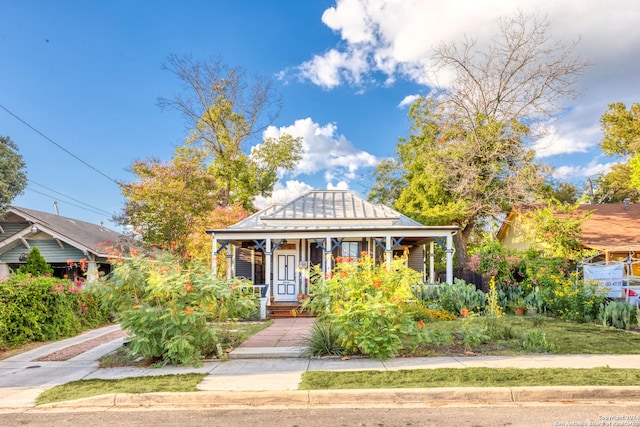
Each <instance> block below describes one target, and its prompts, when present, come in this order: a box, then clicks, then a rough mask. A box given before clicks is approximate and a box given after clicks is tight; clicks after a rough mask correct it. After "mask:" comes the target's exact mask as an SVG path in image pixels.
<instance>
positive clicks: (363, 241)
mask: <svg viewBox="0 0 640 427" xmlns="http://www.w3.org/2000/svg"><path fill="white" fill-rule="evenodd" d="M457 231H458V227H457V226H424V225H422V224H420V223H418V222H416V221H413V220H411V219H409V218H408V217H406V216H404V215H402V214H400V213H399V212H396V211H395V210H393V209H390V208H388V207H386V206H383V205H379V204H373V203H370V202H367V201H365V200H363V199H361V198H359V197H357V196H355V195H354V194H352V193H350V192H348V191H340V190H325V191H321V190H312V191H309V192H307V193H306V194H304V195H302V196H300V197H297V198H296V199H294V200H292V201H290V202H288V203H285V204H281V205H272V206H270V207H267V208H266V209H264V210H262V211H260V212H258V213H256V214H254V215H252V216H250V217H249V218H246V219H244V220H243V221H240V222H238V223H237V224H234V225H232V226H230V227H228V228H225V229H219V230H207V233H209V234H211V237H212V239H213V250H214V251H215V253H214V256H213V264H214V265H213V268H214V271H215V270H216V269H217V264H216V263H217V261H216V258H217V257H216V255H217V254H219V253H220V252H221V251H222V250H225V249H226V254H227V276H228V277H240V276H241V277H245V278H248V279H250V280H252V281H253V283H254V284H256V285H261V284H264V285H266V290H267V295H265V297H266V296H271V297H273V299H274V301H275V302H292V301H296V300H297V295H298V294H305V293H307V292H308V289H306V281H305V277H304V272H305V270H306V267H310V266H312V265H322V269H323V271H324V272H328V271H331V269H332V265H333V262H334V259H335V257H337V256H343V257H354V258H357V257H359V256H360V254H361V253H362V252H363V251H366V252H367V253H368V254H371V255H372V256H375V259H376V260H377V261H379V262H391V259H392V257H393V256H394V255H400V254H402V253H403V252H404V250H405V249H408V251H409V260H408V263H409V266H410V267H412V268H414V269H415V270H417V271H420V272H422V273H423V278H424V280H425V281H427V280H429V281H435V271H434V268H433V258H434V255H433V254H434V245H435V244H439V245H442V246H443V247H445V248H446V254H447V255H446V265H447V267H446V281H447V282H448V283H452V282H453V252H454V249H453V235H454V234H455V233H456V232H457Z"/></svg>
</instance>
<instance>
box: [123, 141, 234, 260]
mask: <svg viewBox="0 0 640 427" xmlns="http://www.w3.org/2000/svg"><path fill="white" fill-rule="evenodd" d="M206 160H207V155H206V153H205V152H204V151H203V150H202V149H198V148H194V147H187V146H185V147H179V148H177V149H176V151H175V153H174V157H173V158H172V159H171V161H170V162H169V163H164V162H160V161H159V160H157V159H150V160H141V161H136V162H134V164H133V167H132V172H133V173H134V174H135V175H136V176H137V177H138V178H139V180H138V181H135V182H130V183H126V184H125V183H122V184H120V185H121V189H122V193H123V195H124V196H125V197H126V203H125V208H124V210H123V212H122V213H121V214H120V216H118V217H117V218H116V221H117V222H119V223H121V224H132V225H134V232H135V234H138V235H140V236H141V237H142V240H143V241H144V242H146V243H148V244H150V245H152V246H157V247H160V248H164V249H169V250H170V251H171V252H173V253H176V254H180V255H182V256H184V257H186V258H191V257H195V258H198V259H200V260H201V261H203V262H207V261H209V260H210V259H211V241H210V239H207V238H206V237H207V235H206V229H207V228H208V227H212V228H214V227H217V226H218V225H219V223H217V222H215V221H214V222H211V221H210V218H211V217H212V214H213V213H214V212H217V209H219V208H218V206H219V204H220V200H221V198H222V196H221V194H220V192H221V190H220V189H219V188H218V186H217V182H216V178H215V176H214V173H212V171H211V168H210V167H209V166H208V165H207V164H206ZM240 210H241V211H242V213H241V214H239V215H238V214H236V215H233V216H229V217H232V218H238V217H240V218H242V216H243V215H244V216H246V211H245V210H244V209H242V208H240Z"/></svg>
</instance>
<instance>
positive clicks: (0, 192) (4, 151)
mask: <svg viewBox="0 0 640 427" xmlns="http://www.w3.org/2000/svg"><path fill="white" fill-rule="evenodd" d="M25 167H26V164H25V162H24V160H23V159H22V156H21V155H20V154H19V153H18V146H17V145H16V144H15V143H14V142H13V141H12V140H11V138H9V137H4V136H0V215H1V214H3V213H4V212H5V211H6V210H7V208H8V207H9V206H10V205H11V203H12V202H13V199H15V198H16V197H17V196H19V195H20V194H22V193H23V192H24V189H25V188H27V174H26V173H25V171H24V168H25Z"/></svg>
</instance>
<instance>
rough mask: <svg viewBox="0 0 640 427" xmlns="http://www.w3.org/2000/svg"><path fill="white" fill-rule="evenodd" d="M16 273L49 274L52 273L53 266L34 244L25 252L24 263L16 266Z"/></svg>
mask: <svg viewBox="0 0 640 427" xmlns="http://www.w3.org/2000/svg"><path fill="white" fill-rule="evenodd" d="M17 273H26V274H31V275H32V276H51V275H53V268H51V266H50V265H49V264H48V263H47V261H46V260H45V259H44V257H43V256H42V255H41V254H40V249H38V247H37V246H34V247H33V248H31V250H30V251H29V253H28V254H27V260H26V262H25V264H24V265H21V266H20V267H19V268H18V270H17Z"/></svg>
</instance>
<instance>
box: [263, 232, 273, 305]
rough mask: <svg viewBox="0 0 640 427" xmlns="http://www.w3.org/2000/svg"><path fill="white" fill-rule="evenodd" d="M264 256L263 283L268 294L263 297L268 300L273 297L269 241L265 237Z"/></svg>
mask: <svg viewBox="0 0 640 427" xmlns="http://www.w3.org/2000/svg"><path fill="white" fill-rule="evenodd" d="M264 255H265V259H264V262H265V264H266V265H265V266H264V282H265V283H266V284H267V286H268V287H269V292H267V295H265V296H266V297H267V298H269V297H270V296H271V295H273V289H272V287H273V283H271V239H270V238H269V237H267V242H266V244H265V249H264Z"/></svg>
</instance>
